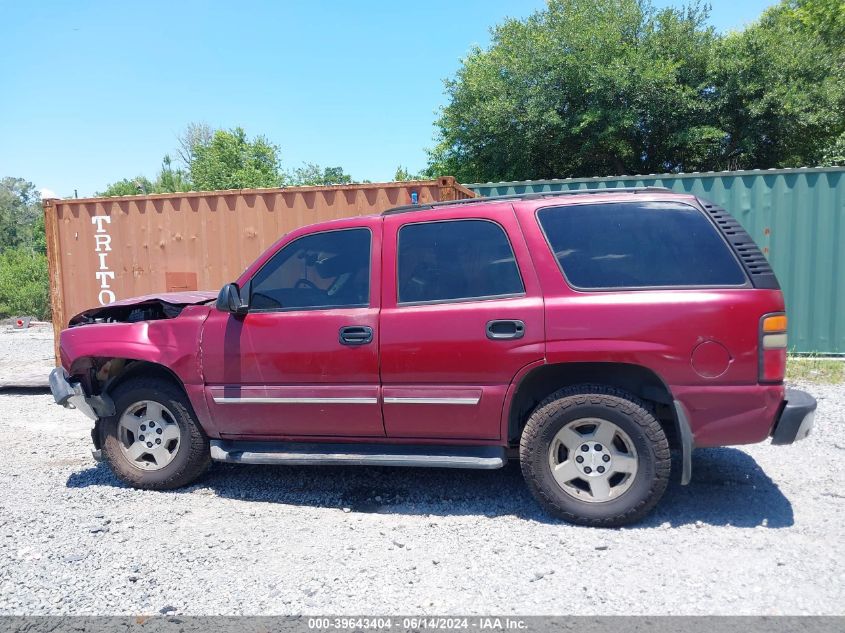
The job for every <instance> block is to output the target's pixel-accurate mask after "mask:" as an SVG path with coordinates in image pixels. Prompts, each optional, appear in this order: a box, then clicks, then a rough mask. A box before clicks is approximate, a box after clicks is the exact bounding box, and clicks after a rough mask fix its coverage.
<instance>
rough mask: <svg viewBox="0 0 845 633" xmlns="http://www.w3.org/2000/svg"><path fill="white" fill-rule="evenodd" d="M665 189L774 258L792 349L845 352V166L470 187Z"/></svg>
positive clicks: (509, 190)
mask: <svg viewBox="0 0 845 633" xmlns="http://www.w3.org/2000/svg"><path fill="white" fill-rule="evenodd" d="M637 186H661V187H668V188H670V189H673V190H675V191H678V192H684V193H692V194H695V195H697V196H700V197H702V198H706V199H707V200H710V201H712V202H715V203H716V204H719V205H721V206H723V207H725V209H727V210H728V211H729V212H730V213H731V214H732V215H733V216H734V217H736V218H737V219H738V220H739V221H740V222H741V223H742V225H743V226H744V227H745V229H746V230H747V231H748V232H749V233H750V234H751V236H752V237H753V238H754V240H755V241H756V242H757V244H758V245H759V246H760V248H761V249H763V252H764V253H765V254H766V256H767V257H768V258H769V261H770V262H771V264H772V267H773V268H774V270H775V273H776V274H777V277H778V280H779V281H780V283H781V286H782V287H783V291H784V295H785V297H786V304H787V309H788V310H789V318H790V325H789V342H790V348H794V350H795V351H798V352H817V353H827V354H845V287H843V286H845V253H843V252H842V250H843V249H845V167H805V168H800V169H772V170H753V171H736V172H706V173H693V174H656V175H648V176H621V177H613V178H572V179H562V180H541V181H540V180H538V181H530V180H529V181H523V182H501V183H478V184H471V185H467V187H468V188H470V189H472V190H473V191H475V192H476V193H478V194H479V195H482V196H494V195H512V194H520V193H542V192H554V191H567V190H570V189H592V188H612V187H637Z"/></svg>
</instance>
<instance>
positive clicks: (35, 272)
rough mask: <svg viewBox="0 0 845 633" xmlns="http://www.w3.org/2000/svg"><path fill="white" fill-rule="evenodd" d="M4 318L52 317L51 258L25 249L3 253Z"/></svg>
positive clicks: (0, 297) (0, 299)
mask: <svg viewBox="0 0 845 633" xmlns="http://www.w3.org/2000/svg"><path fill="white" fill-rule="evenodd" d="M0 316H34V317H36V318H38V319H47V318H49V316H50V284H49V282H48V276H47V257H46V256H45V255H44V254H43V253H38V252H35V251H33V250H31V249H28V248H25V247H18V248H12V249H8V250H6V251H4V252H3V253H0Z"/></svg>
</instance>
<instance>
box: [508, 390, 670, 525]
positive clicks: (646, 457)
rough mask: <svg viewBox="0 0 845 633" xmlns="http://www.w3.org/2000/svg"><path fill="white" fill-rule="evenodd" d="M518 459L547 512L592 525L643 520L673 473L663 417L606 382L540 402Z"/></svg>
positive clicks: (535, 494)
mask: <svg viewBox="0 0 845 633" xmlns="http://www.w3.org/2000/svg"><path fill="white" fill-rule="evenodd" d="M608 441H609V442H610V443H609V445H607V442H608ZM602 442H604V444H602ZM585 447H586V448H585ZM579 458H580V459H579ZM576 460H579V461H578V462H576ZM519 461H520V465H521V467H522V474H523V476H524V478H525V481H526V483H527V484H528V487H529V488H530V490H531V492H532V494H533V495H534V497H535V498H536V499H537V501H538V502H539V503H540V505H541V506H543V508H544V509H545V510H547V511H548V512H549V513H550V514H552V515H554V516H556V517H559V518H561V519H564V520H565V521H568V522H570V523H575V524H577V525H586V526H591V527H619V526H622V525H627V524H629V523H633V522H635V521H638V520H640V519H641V518H643V517H644V516H645V515H646V514H648V513H649V512H650V511H651V510H652V508H654V506H655V505H656V504H657V502H658V501H660V498H661V497H662V496H663V493H664V492H665V491H666V485H667V484H668V482H669V473H670V470H671V457H670V453H669V442H668V441H667V439H666V434H665V433H664V431H663V428H662V427H661V426H660V423H659V422H658V421H657V419H656V418H655V417H654V416H653V415H652V414H651V413H649V412H648V410H647V409H646V407H645V405H644V404H643V403H642V402H641V401H640V400H638V399H637V398H636V397H634V396H632V395H631V394H628V393H626V392H624V391H622V390H620V389H616V388H613V387H607V386H603V385H576V386H573V387H567V388H565V389H561V390H560V391H557V392H555V393H553V394H552V395H551V396H549V397H548V398H546V399H545V400H544V401H543V402H541V403H540V404H539V405H538V406H537V408H536V409H535V410H534V412H533V413H532V414H531V417H530V418H529V419H528V422H527V424H526V425H525V428H524V429H523V432H522V438H521V441H520V447H519ZM579 462H580V463H579ZM599 470H601V471H602V472H601V473H599V472H598V471H599ZM588 472H589V474H587V473H588ZM570 477H573V478H572V479H571V480H570V479H569V478H570ZM602 482H604V483H602Z"/></svg>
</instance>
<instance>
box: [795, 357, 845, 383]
mask: <svg viewBox="0 0 845 633" xmlns="http://www.w3.org/2000/svg"><path fill="white" fill-rule="evenodd" d="M786 379H787V380H792V381H800V382H816V383H825V384H829V385H838V384H840V383H842V382H845V361H841V360H830V359H828V358H806V357H802V356H790V357H789V358H787V360H786Z"/></svg>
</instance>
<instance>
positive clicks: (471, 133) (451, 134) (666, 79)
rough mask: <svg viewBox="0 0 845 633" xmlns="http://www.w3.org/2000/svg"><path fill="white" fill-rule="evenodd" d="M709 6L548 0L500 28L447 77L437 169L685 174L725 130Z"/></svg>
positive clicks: (488, 175)
mask: <svg viewBox="0 0 845 633" xmlns="http://www.w3.org/2000/svg"><path fill="white" fill-rule="evenodd" d="M706 20H707V12H706V10H705V9H703V8H700V7H698V6H697V5H696V6H692V7H689V8H684V9H674V8H669V9H662V10H659V11H658V10H655V9H654V8H653V7H652V6H651V5H650V4H649V3H648V2H645V1H642V2H640V1H637V0H620V1H617V0H550V1H549V3H548V7H547V8H546V9H545V10H543V11H539V12H537V13H535V14H534V15H532V16H531V17H529V18H528V19H526V20H522V21H520V20H508V21H506V22H505V23H504V24H502V25H500V26H497V27H495V28H494V29H493V32H492V44H491V46H490V48H489V49H488V50H482V49H480V48H475V49H474V50H472V51H471V52H470V54H469V55H468V56H467V57H466V58H465V59H464V60H463V63H462V65H461V68H460V69H459V70H458V73H457V75H456V76H455V77H454V78H453V79H450V80H448V81H447V82H446V93H447V96H448V98H449V103H448V105H446V107H445V108H443V110H442V112H441V114H440V117H439V119H438V120H437V122H436V127H437V128H438V131H439V139H438V140H439V142H438V144H437V146H436V147H435V148H434V150H433V151H432V152H431V165H430V167H429V172H431V173H450V174H453V175H455V176H456V177H457V178H458V180H461V181H463V182H472V181H479V180H496V179H523V178H547V177H561V176H583V175H596V174H625V173H641V172H643V171H665V170H682V169H685V168H687V166H697V165H699V164H701V163H702V162H706V161H707V160H708V159H709V158H710V157H711V155H712V154H713V153H714V152H715V151H716V149H717V146H718V140H719V132H718V130H716V129H714V128H713V127H712V125H711V124H710V122H709V118H708V107H707V103H706V101H705V100H703V99H702V98H701V95H702V93H703V92H704V91H705V90H706V89H707V79H708V75H707V70H708V63H709V56H710V53H711V50H712V45H713V42H714V41H715V39H716V35H715V33H714V31H713V29H712V28H711V27H709V26H707V25H706Z"/></svg>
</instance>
